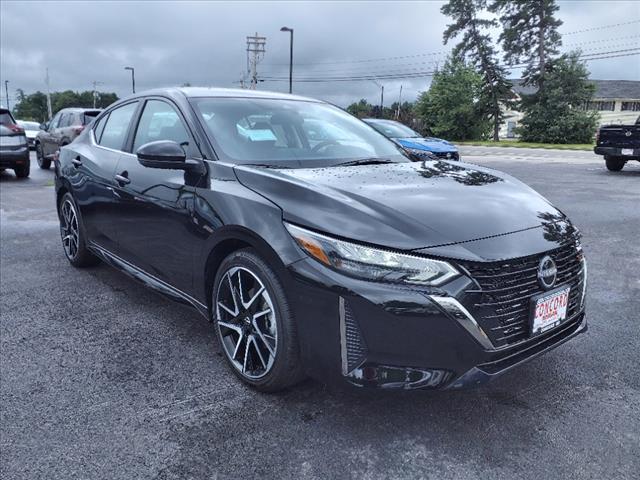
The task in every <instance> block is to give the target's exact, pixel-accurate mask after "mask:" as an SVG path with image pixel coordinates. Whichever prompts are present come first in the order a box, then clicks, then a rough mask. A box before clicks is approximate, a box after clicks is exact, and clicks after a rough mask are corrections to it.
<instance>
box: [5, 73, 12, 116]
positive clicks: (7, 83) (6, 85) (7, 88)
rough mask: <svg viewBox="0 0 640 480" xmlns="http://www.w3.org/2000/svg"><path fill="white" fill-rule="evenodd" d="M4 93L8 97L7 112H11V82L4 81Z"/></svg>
mask: <svg viewBox="0 0 640 480" xmlns="http://www.w3.org/2000/svg"><path fill="white" fill-rule="evenodd" d="M4 93H5V95H6V96H7V110H11V108H9V80H5V81H4Z"/></svg>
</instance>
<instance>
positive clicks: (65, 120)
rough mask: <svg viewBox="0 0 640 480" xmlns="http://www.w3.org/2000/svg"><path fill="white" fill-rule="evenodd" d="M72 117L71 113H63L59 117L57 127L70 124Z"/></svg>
mask: <svg viewBox="0 0 640 480" xmlns="http://www.w3.org/2000/svg"><path fill="white" fill-rule="evenodd" d="M72 117H73V113H64V114H63V115H62V117H60V123H59V124H58V128H65V127H68V126H69V125H71V119H72Z"/></svg>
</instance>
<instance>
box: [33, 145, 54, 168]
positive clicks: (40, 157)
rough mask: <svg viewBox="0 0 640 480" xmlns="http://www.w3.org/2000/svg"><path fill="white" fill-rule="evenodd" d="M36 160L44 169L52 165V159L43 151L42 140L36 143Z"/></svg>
mask: <svg viewBox="0 0 640 480" xmlns="http://www.w3.org/2000/svg"><path fill="white" fill-rule="evenodd" d="M36 160H37V161H38V166H39V167H40V168H42V169H43V170H48V169H49V167H50V166H51V160H47V159H46V158H44V152H43V151H42V144H41V143H40V142H38V143H36Z"/></svg>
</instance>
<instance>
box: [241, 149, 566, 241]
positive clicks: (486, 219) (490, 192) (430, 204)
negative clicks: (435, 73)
mask: <svg viewBox="0 0 640 480" xmlns="http://www.w3.org/2000/svg"><path fill="white" fill-rule="evenodd" d="M235 170H236V175H237V177H238V180H239V181H240V182H241V183H242V184H243V185H245V186H246V187H248V188H250V189H252V190H253V191H255V192H257V193H259V194H261V195H263V196H264V197H266V198H267V199H269V200H271V201H272V202H274V203H275V204H276V205H278V206H279V207H280V208H281V209H282V211H283V218H284V220H286V221H289V222H292V223H295V224H298V225H301V226H306V227H308V228H311V229H314V230H318V231H321V232H326V233H329V234H331V235H335V236H338V237H343V238H349V239H353V240H358V241H362V242H367V243H372V244H377V245H380V246H386V247H390V248H396V249H403V250H415V249H422V248H430V247H437V246H442V245H450V244H456V243H459V242H468V241H472V240H477V239H483V238H487V237H491V236H497V235H504V234H508V233H512V232H518V231H523V230H527V229H533V228H540V227H543V226H545V225H547V227H548V224H549V223H553V222H566V220H565V217H564V215H563V214H562V213H561V212H560V211H558V210H557V209H556V208H554V207H553V206H552V205H551V204H550V203H549V202H548V201H547V200H545V199H544V198H543V197H542V196H540V195H539V194H538V193H536V192H535V191H534V190H532V189H531V188H529V187H528V186H526V185H524V184H523V183H522V182H520V181H519V180H516V179H515V178H513V177H511V176H509V175H506V174H503V173H500V172H496V171H494V170H491V169H486V168H482V167H477V166H472V165H468V164H464V163H461V162H447V161H425V162H411V163H393V164H381V165H366V166H365V165H361V166H345V167H326V168H302V169H274V168H264V167H252V166H248V165H247V166H237V167H236V168H235Z"/></svg>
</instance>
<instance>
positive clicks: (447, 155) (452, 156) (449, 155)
mask: <svg viewBox="0 0 640 480" xmlns="http://www.w3.org/2000/svg"><path fill="white" fill-rule="evenodd" d="M432 153H433V155H435V156H436V157H438V158H442V159H444V160H458V152H432Z"/></svg>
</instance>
